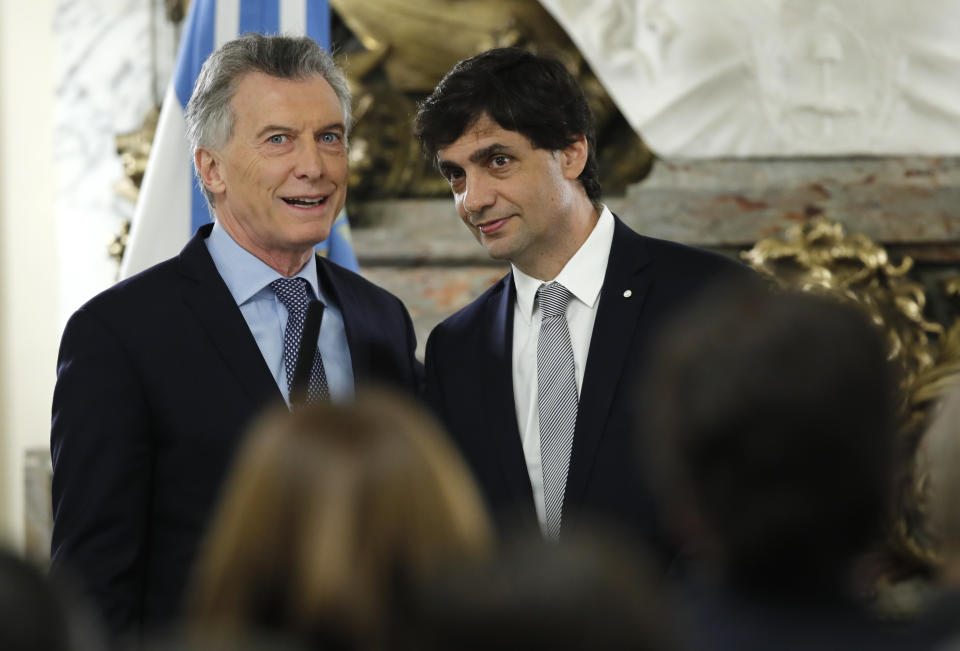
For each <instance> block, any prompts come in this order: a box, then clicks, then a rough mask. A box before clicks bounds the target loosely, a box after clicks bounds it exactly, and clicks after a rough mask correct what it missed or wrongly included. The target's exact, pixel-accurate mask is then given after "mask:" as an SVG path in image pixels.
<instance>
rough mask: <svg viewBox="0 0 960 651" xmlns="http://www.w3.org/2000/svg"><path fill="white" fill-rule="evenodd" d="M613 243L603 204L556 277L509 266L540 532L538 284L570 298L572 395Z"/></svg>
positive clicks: (521, 403) (518, 378)
mask: <svg viewBox="0 0 960 651" xmlns="http://www.w3.org/2000/svg"><path fill="white" fill-rule="evenodd" d="M612 244H613V214H612V213H611V212H610V210H609V209H608V208H607V207H606V206H604V207H603V211H602V212H601V213H600V219H599V220H598V221H597V224H596V226H594V227H593V231H592V232H591V233H590V235H589V236H588V237H587V239H586V241H585V242H584V243H583V244H582V245H581V246H580V248H579V249H578V250H577V252H576V253H574V254H573V257H572V258H570V260H568V261H567V264H566V265H565V266H564V267H563V269H561V270H560V273H559V274H557V277H556V278H551V279H546V280H540V279H537V278H534V277H532V276H528V275H527V274H525V273H523V272H522V271H520V270H519V269H517V268H516V267H513V282H514V284H515V285H516V288H517V302H516V304H515V305H514V309H513V360H512V361H513V400H514V404H515V405H516V408H517V424H518V425H519V427H520V438H521V442H522V443H523V455H524V457H525V459H526V462H527V473H529V475H530V484H531V486H533V501H534V504H535V505H536V508H537V519H538V520H539V521H540V528H541V530H542V529H543V527H544V524H545V515H544V512H545V507H544V502H543V472H542V470H541V468H540V410H539V407H538V399H537V340H538V338H539V336H540V307H539V305H535V304H534V303H535V299H536V294H537V289H538V288H539V287H540V285H542V284H544V283H547V282H550V281H551V280H555V281H557V282H558V283H560V284H561V285H563V286H564V287H566V288H567V289H568V290H570V293H571V294H573V298H572V299H571V300H570V304H569V305H568V306H567V313H566V315H567V326H568V328H569V329H570V343H571V344H572V345H573V363H574V367H575V369H576V373H577V394H578V395H579V393H580V390H581V388H582V387H583V371H584V369H585V368H586V366H587V353H588V352H589V351H590V339H591V337H592V336H593V323H594V321H595V320H596V318H597V304H598V303H599V299H600V289H601V287H603V279H604V277H605V276H606V273H607V262H608V260H609V259H610V246H611V245H612Z"/></svg>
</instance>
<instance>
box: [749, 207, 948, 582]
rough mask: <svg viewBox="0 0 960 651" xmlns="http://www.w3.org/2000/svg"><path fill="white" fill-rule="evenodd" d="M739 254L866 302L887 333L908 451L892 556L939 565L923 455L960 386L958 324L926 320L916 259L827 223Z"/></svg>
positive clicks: (773, 274)
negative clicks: (935, 420) (937, 409)
mask: <svg viewBox="0 0 960 651" xmlns="http://www.w3.org/2000/svg"><path fill="white" fill-rule="evenodd" d="M741 255H742V257H743V259H744V260H745V261H746V262H747V263H748V264H749V265H750V266H751V267H753V268H754V269H755V270H757V271H758V272H759V273H761V274H762V275H764V276H766V277H768V278H770V279H772V280H774V281H775V282H776V283H778V284H779V285H781V286H784V287H788V288H791V289H798V290H802V291H813V292H823V293H828V294H832V295H836V296H838V297H842V298H843V299H845V300H848V301H851V302H855V303H857V304H859V305H861V306H862V307H863V308H864V309H865V310H866V312H867V314H868V315H869V316H870V318H871V320H872V321H873V322H874V323H875V324H876V325H877V326H878V327H880V328H881V329H882V330H883V332H884V334H885V336H886V339H887V350H888V354H889V359H890V362H891V363H893V364H895V365H896V366H897V367H898V369H899V371H900V378H901V379H900V386H899V389H900V395H899V399H900V410H901V416H902V420H901V425H900V436H901V443H902V444H903V447H902V449H903V450H904V451H905V453H906V456H905V458H904V459H903V461H904V463H903V468H902V470H901V471H900V475H899V477H898V491H897V503H896V505H895V509H894V514H893V521H892V523H891V536H890V543H891V551H893V552H894V554H895V558H896V560H897V561H899V562H900V564H901V565H905V566H906V567H912V568H915V569H916V568H918V567H919V568H931V567H936V566H937V565H938V563H939V556H938V552H937V541H936V540H935V537H934V536H933V534H932V532H931V530H930V528H929V519H928V517H927V514H928V508H927V503H928V502H927V490H926V487H927V484H928V481H929V473H928V470H927V469H926V467H925V466H924V464H923V462H922V455H919V454H918V451H919V450H920V449H921V448H922V445H923V442H922V439H923V433H924V429H925V427H926V425H927V422H928V416H929V412H930V410H931V409H932V408H933V407H934V405H935V402H936V400H938V399H939V398H940V397H942V396H943V395H944V394H945V393H947V392H948V391H949V390H950V389H951V388H955V387H958V386H960V319H958V320H957V321H956V322H955V323H954V324H953V325H952V326H951V327H950V328H949V329H947V328H944V326H943V325H941V324H939V323H936V322H934V321H931V320H928V319H927V318H926V317H925V316H924V308H925V307H926V303H927V296H926V293H925V292H924V288H923V286H922V285H921V284H919V283H917V282H915V281H913V280H911V279H910V278H908V276H907V272H909V271H910V270H911V268H912V267H913V260H912V259H911V258H909V257H904V258H903V260H901V262H900V263H899V264H893V263H892V262H891V261H890V259H889V256H888V255H887V251H886V250H885V249H884V248H883V247H881V246H879V245H877V244H876V243H875V242H873V241H872V240H871V239H870V238H869V237H867V236H865V235H862V234H851V235H848V234H846V233H845V232H844V229H843V226H841V225H840V224H838V223H833V222H830V221H827V220H825V219H819V220H816V221H813V222H810V223H808V224H804V225H797V226H793V227H791V228H789V229H788V230H787V231H786V233H785V235H784V237H782V238H769V239H765V240H761V241H759V242H757V243H756V245H755V246H754V247H753V248H752V249H751V250H749V251H746V252H744V253H743V254H741ZM947 291H948V293H950V294H952V295H957V294H958V293H960V279H954V280H952V281H951V282H950V283H948V286H947Z"/></svg>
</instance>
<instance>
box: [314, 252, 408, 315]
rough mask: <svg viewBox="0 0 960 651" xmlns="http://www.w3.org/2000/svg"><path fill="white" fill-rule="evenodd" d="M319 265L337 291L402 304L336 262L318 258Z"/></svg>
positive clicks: (375, 285) (388, 292)
mask: <svg viewBox="0 0 960 651" xmlns="http://www.w3.org/2000/svg"><path fill="white" fill-rule="evenodd" d="M317 264H318V265H319V266H320V267H322V268H323V271H324V273H326V274H327V277H328V278H330V280H331V281H332V282H333V283H334V284H335V285H336V288H337V291H344V290H349V291H351V292H353V293H355V294H357V295H360V296H364V297H366V298H367V299H368V300H373V301H376V302H389V303H400V304H401V305H402V302H401V301H400V299H399V298H398V297H397V296H396V295H395V294H393V293H391V292H390V291H388V290H386V289H384V288H383V287H381V286H380V285H377V284H376V283H374V282H373V281H371V280H368V279H366V278H364V277H363V276H361V275H360V274H358V273H357V272H355V271H351V270H350V269H347V268H346V267H341V266H340V265H338V264H337V263H336V262H331V261H330V260H327V259H326V258H322V257H318V258H317Z"/></svg>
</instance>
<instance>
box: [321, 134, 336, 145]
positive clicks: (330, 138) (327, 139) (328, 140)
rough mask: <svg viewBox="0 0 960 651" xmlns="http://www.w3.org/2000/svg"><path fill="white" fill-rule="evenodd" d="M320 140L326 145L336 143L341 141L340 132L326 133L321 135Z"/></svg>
mask: <svg viewBox="0 0 960 651" xmlns="http://www.w3.org/2000/svg"><path fill="white" fill-rule="evenodd" d="M320 142H322V143H323V144H325V145H335V144H337V143H338V142H340V134H338V133H325V134H323V135H321V136H320Z"/></svg>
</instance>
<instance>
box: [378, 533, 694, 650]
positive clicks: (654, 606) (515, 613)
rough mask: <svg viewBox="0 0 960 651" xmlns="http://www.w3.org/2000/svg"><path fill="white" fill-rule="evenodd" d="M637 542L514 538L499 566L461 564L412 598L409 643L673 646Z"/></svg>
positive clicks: (404, 636) (405, 640) (405, 637)
mask: <svg viewBox="0 0 960 651" xmlns="http://www.w3.org/2000/svg"><path fill="white" fill-rule="evenodd" d="M651 576H652V575H651V573H650V572H649V571H648V570H647V563H646V562H645V559H644V558H643V557H641V556H638V553H637V550H636V549H630V550H629V551H628V550H627V548H625V547H623V546H621V545H620V544H619V543H617V542H615V541H614V540H612V539H600V538H591V539H589V540H587V539H579V540H573V541H570V540H568V541H567V542H565V543H564V544H562V545H559V546H557V545H548V544H545V543H544V542H543V541H542V539H540V537H539V535H538V536H537V537H536V538H533V537H530V538H529V539H524V540H522V541H518V542H515V543H513V544H508V545H507V546H506V547H505V551H504V553H503V555H502V556H501V558H500V559H499V560H498V561H497V562H495V563H493V564H492V565H483V566H467V567H461V568H459V570H458V571H456V572H450V573H447V574H445V575H443V576H440V577H437V578H436V579H434V580H433V581H430V582H427V583H425V584H421V586H420V590H419V591H418V592H417V593H416V594H414V595H411V597H410V598H408V599H407V600H405V603H406V604H407V612H406V613H405V617H404V618H403V620H402V621H403V622H405V624H406V626H405V627H404V628H406V630H405V631H403V632H402V633H401V634H399V635H397V636H396V637H397V639H398V640H402V643H401V645H400V647H401V648H404V649H417V650H420V651H440V650H441V649H442V650H446V649H459V650H461V651H486V650H487V649H524V651H540V650H543V651H566V650H570V651H573V650H578V651H579V650H580V649H605V650H607V651H617V650H620V649H623V650H626V649H631V650H641V651H642V650H644V649H649V650H651V651H653V650H656V651H670V650H671V649H675V648H677V647H676V645H675V643H674V638H673V635H672V632H671V630H670V625H669V618H668V616H667V615H668V613H667V610H666V608H665V607H664V597H663V594H662V593H661V590H660V586H659V585H657V584H656V583H655V582H654V580H653V579H652V578H651Z"/></svg>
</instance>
